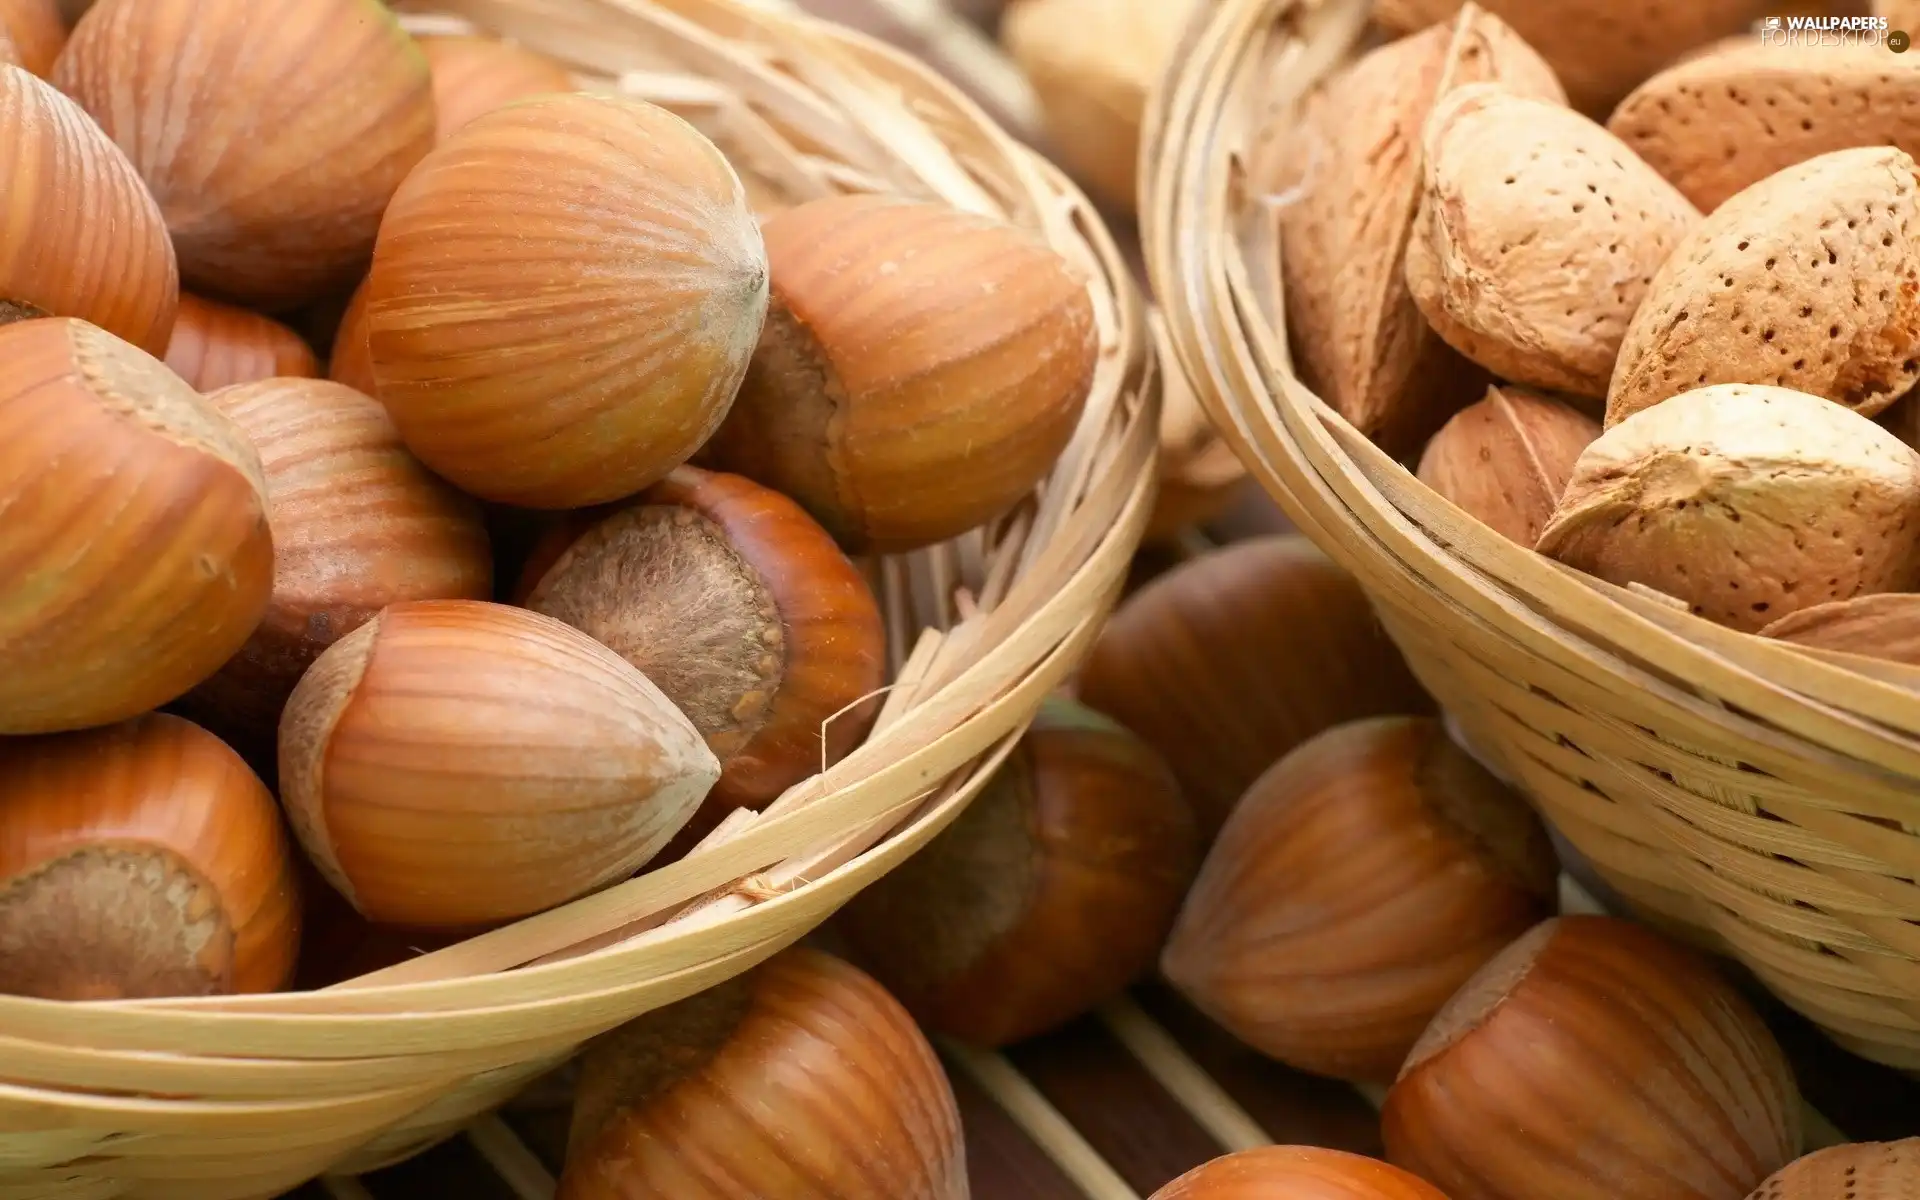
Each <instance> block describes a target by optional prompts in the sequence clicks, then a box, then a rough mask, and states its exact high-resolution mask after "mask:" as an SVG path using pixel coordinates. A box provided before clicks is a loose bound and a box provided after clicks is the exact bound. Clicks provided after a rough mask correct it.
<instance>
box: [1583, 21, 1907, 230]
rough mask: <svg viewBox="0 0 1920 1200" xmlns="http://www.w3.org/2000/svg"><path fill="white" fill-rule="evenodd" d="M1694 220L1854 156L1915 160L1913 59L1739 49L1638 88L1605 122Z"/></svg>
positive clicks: (1752, 46) (1879, 50)
mask: <svg viewBox="0 0 1920 1200" xmlns="http://www.w3.org/2000/svg"><path fill="white" fill-rule="evenodd" d="M1607 128H1608V129H1611V130H1612V131H1613V132H1614V134H1615V135H1616V136H1618V137H1619V138H1620V140H1622V141H1624V142H1625V143H1626V144H1627V145H1629V146H1631V147H1633V149H1634V150H1635V152H1637V153H1638V154H1639V155H1640V157H1642V158H1644V159H1646V160H1647V162H1648V163H1650V164H1651V165H1652V166H1653V168H1654V169H1655V170H1657V171H1659V172H1660V173H1661V174H1662V175H1664V176H1666V177H1667V178H1668V179H1669V180H1671V181H1672V182H1673V184H1674V186H1675V187H1677V188H1679V189H1680V191H1681V193H1682V194H1684V195H1685V196H1686V197H1687V199H1689V200H1691V201H1693V203H1694V204H1695V205H1697V206H1698V207H1699V208H1700V209H1701V210H1702V211H1705V212H1712V211H1713V210H1714V209H1716V208H1718V207H1719V206H1720V205H1721V204H1722V203H1724V202H1725V201H1726V200H1727V199H1728V197H1730V196H1732V195H1734V194H1735V193H1736V192H1739V191H1742V190H1744V189H1746V188H1748V187H1750V186H1752V185H1753V184H1756V183H1758V182H1760V181H1761V180H1762V179H1765V178H1766V177H1767V176H1769V175H1772V174H1775V173H1776V172H1779V171H1782V170H1785V169H1786V168H1788V167H1790V166H1793V165H1794V164H1795V163H1802V162H1805V161H1807V160H1808V159H1810V158H1816V157H1818V156H1819V155H1822V154H1828V153H1831V152H1832V151H1835V150H1846V149H1851V148H1853V147H1855V146H1898V147H1900V148H1901V149H1902V150H1906V151H1908V152H1909V153H1920V59H1917V58H1913V57H1911V56H1908V55H1903V54H1893V53H1891V52H1889V51H1888V50H1887V49H1886V48H1885V47H1883V46H1864V45H1863V46H1827V47H1822V46H1805V47H1801V46H1793V47H1786V46H1776V45H1770V44H1768V43H1765V42H1761V41H1759V40H1758V39H1754V38H1748V39H1744V40H1742V41H1741V42H1740V43H1739V44H1737V45H1735V46H1732V47H1729V48H1728V49H1724V50H1721V51H1719V52H1717V53H1714V54H1708V55H1705V56H1703V57H1700V58H1697V59H1694V60H1692V61H1690V62H1685V63H1681V64H1679V65H1677V66H1674V67H1671V68H1669V69H1667V70H1665V71H1662V72H1661V73H1660V74H1658V75H1656V76H1654V77H1653V78H1652V79H1649V80H1647V82H1646V83H1644V84H1642V85H1640V87H1639V88H1638V89H1637V90H1635V91H1634V93H1633V94H1632V95H1631V96H1628V97H1627V98H1626V100H1625V101H1623V102H1622V103H1621V105H1620V107H1619V108H1618V109H1615V110H1614V114H1613V116H1612V118H1610V119H1609V120H1608V121H1607Z"/></svg>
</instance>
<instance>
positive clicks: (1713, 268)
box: [1606, 147, 1920, 426]
mask: <svg viewBox="0 0 1920 1200" xmlns="http://www.w3.org/2000/svg"><path fill="white" fill-rule="evenodd" d="M1917 207H1920V188H1916V168H1915V165H1914V160H1913V159H1912V158H1911V157H1909V156H1908V155H1907V153H1906V152H1905V151H1903V150H1896V149H1894V148H1892V147H1869V148H1865V149H1856V150H1840V151H1836V152H1834V153H1832V154H1823V155H1821V156H1820V157H1818V158H1814V159H1810V160H1808V161H1807V162H1804V163H1800V164H1798V165H1795V166H1792V167H1788V168H1787V169H1786V170H1784V171H1782V172H1780V173H1779V174H1777V175H1772V176H1769V177H1768V178H1767V179H1764V180H1762V181H1761V182H1759V183H1757V184H1755V185H1754V186H1752V187H1750V188H1748V189H1747V190H1746V191H1744V192H1741V193H1740V194H1739V195H1737V196H1735V197H1733V198H1732V199H1731V200H1728V201H1727V202H1726V203H1725V204H1722V205H1721V206H1720V207H1719V208H1718V209H1716V210H1714V212H1713V214H1712V215H1711V216H1709V217H1708V218H1707V219H1706V220H1705V221H1703V222H1701V223H1700V225H1699V226H1697V227H1696V228H1695V229H1694V231H1693V232H1692V234H1690V235H1689V236H1688V238H1687V239H1686V241H1685V243H1684V244H1682V245H1681V246H1680V248H1679V249H1678V250H1676V251H1675V252H1674V255H1673V257H1672V258H1671V259H1669V260H1668V262H1667V265H1666V266H1665V267H1664V268H1662V269H1661V271H1660V273H1659V274H1658V275H1657V276H1655V278H1654V281H1653V287H1652V288H1651V289H1650V291H1649V292H1648V294H1647V298H1646V301H1645V303H1644V304H1642V305H1641V308H1640V311H1639V312H1638V313H1637V314H1635V316H1634V320H1633V325H1632V327H1631V328H1629V329H1628V331H1627V338H1626V342H1625V344H1624V345H1623V346H1622V347H1621V350H1620V361H1619V365H1618V366H1617V367H1616V368H1615V369H1614V376H1613V385H1612V388H1611V389H1610V390H1609V392H1608V394H1607V419H1606V423H1607V424H1608V425H1609V426H1611V425H1612V424H1614V423H1615V422H1617V421H1619V420H1621V419H1623V418H1625V417H1627V416H1630V415H1632V414H1633V413H1636V412H1639V411H1640V410H1641V409H1644V408H1648V407H1650V406H1652V405H1656V404H1659V403H1660V402H1662V401H1664V400H1666V399H1668V398H1669V397H1671V396H1674V395H1677V394H1679V393H1681V392H1684V391H1687V390H1688V389H1690V388H1697V387H1707V386H1709V385H1712V384H1718V383H1756V384H1769V385H1772V386H1774V387H1785V388H1792V389H1794V390H1796V391H1802V392H1808V393H1811V394H1813V395H1816V396H1824V397H1826V398H1827V399H1829V400H1833V401H1836V402H1838V403H1840V404H1842V405H1845V406H1846V407H1848V408H1851V409H1853V410H1854V411H1856V412H1859V413H1861V414H1863V415H1865V416H1872V415H1874V414H1875V413H1878V412H1880V411H1882V410H1883V409H1885V408H1887V407H1888V406H1889V405H1891V404H1892V403H1893V402H1894V401H1895V400H1897V399H1899V398H1900V396H1901V395H1902V394H1904V393H1905V392H1906V391H1907V390H1908V389H1909V388H1911V387H1912V386H1913V385H1914V383H1915V381H1916V380H1920V248H1916V246H1915V245H1914V240H1913V239H1914V235H1915V233H1916V221H1915V217H1916V208H1917Z"/></svg>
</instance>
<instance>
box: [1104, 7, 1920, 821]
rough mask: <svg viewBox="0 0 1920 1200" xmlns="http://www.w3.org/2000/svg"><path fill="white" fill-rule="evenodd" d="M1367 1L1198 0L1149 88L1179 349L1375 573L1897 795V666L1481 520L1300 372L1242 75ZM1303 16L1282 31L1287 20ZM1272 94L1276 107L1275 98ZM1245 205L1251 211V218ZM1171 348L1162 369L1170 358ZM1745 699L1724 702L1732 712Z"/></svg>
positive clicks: (1784, 760) (1787, 756)
mask: <svg viewBox="0 0 1920 1200" xmlns="http://www.w3.org/2000/svg"><path fill="white" fill-rule="evenodd" d="M1369 9H1370V5H1369V4H1368V2H1367V0H1202V2H1201V3H1199V4H1198V5H1196V8H1195V11H1194V13H1193V14H1192V18H1191V20H1190V22H1189V25H1188V26H1187V29H1186V33H1185V37H1184V38H1183V42H1182V51H1181V53H1180V54H1179V55H1178V56H1177V57H1176V59H1175V62H1174V64H1173V66H1172V67H1171V68H1170V70H1169V72H1168V74H1167V76H1166V77H1165V78H1164V79H1163V80H1162V81H1161V85H1160V86H1159V87H1158V88H1157V89H1156V90H1155V93H1154V95H1153V97H1152V99H1151V102H1150V104H1149V110H1148V115H1147V119H1146V134H1145V136H1144V138H1143V146H1142V159H1141V211H1142V212H1143V214H1145V217H1144V219H1143V221H1142V227H1141V228H1142V236H1143V239H1144V240H1145V242H1146V249H1147V263H1148V271H1149V275H1150V277H1151V279H1152V282H1153V286H1154V288H1155V291H1156V293H1157V294H1158V295H1160V296H1161V297H1163V304H1164V307H1165V309H1166V311H1167V322H1168V327H1169V331H1170V335H1171V336H1170V338H1169V341H1170V343H1171V348H1172V351H1173V357H1174V358H1175V360H1176V362H1177V363H1178V369H1179V370H1180V371H1181V372H1182V373H1183V374H1184V375H1185V377H1186V379H1187V381H1188V383H1189V385H1190V386H1191V387H1193V388H1194V389H1195V390H1196V391H1197V392H1198V393H1199V395H1200V398H1201V401H1202V403H1203V404H1204V405H1205V406H1206V408H1207V410H1208V412H1209V414H1210V415H1211V416H1212V417H1213V418H1214V420H1215V422H1216V423H1217V424H1218V426H1219V427H1220V429H1221V432H1222V435H1223V436H1224V437H1225V438H1226V439H1227V440H1228V441H1229V442H1230V443H1231V444H1232V445H1233V447H1234V449H1235V452H1236V453H1238V454H1239V455H1240V456H1241V457H1242V459H1243V461H1245V462H1246V463H1247V464H1248V466H1249V468H1250V470H1251V471H1252V472H1253V473H1254V474H1255V475H1256V476H1257V477H1258V478H1259V479H1260V481H1261V483H1262V484H1263V486H1264V487H1265V488H1266V489H1267V490H1268V491H1269V492H1271V493H1272V494H1273V495H1274V497H1275V498H1276V499H1277V500H1279V501H1280V502H1281V504H1282V506H1283V507H1284V508H1286V509H1287V511H1288V514H1289V516H1291V517H1292V518H1293V519H1294V520H1295V522H1296V523H1297V524H1299V525H1300V526H1301V528H1302V531H1303V532H1307V533H1309V534H1310V535H1311V536H1313V537H1314V540H1316V541H1318V542H1320V543H1321V544H1322V545H1324V546H1326V547H1327V549H1328V551H1329V553H1331V554H1333V555H1334V557H1335V558H1336V559H1337V560H1339V561H1341V562H1342V564H1343V565H1344V566H1346V567H1347V568H1348V569H1349V570H1352V571H1354V572H1355V573H1356V575H1358V576H1360V577H1361V578H1362V579H1363V581H1366V582H1368V583H1369V586H1370V587H1372V588H1382V589H1386V590H1388V591H1390V592H1400V593H1402V594H1408V595H1419V596H1420V597H1421V599H1422V602H1423V603H1425V604H1426V605H1427V606H1428V607H1432V608H1444V609H1446V610H1447V611H1448V612H1449V613H1450V614H1451V615H1450V618H1449V619H1451V620H1471V621H1476V622H1484V623H1491V624H1495V625H1497V626H1498V627H1499V628H1500V629H1501V630H1502V631H1503V632H1505V633H1507V634H1508V635H1509V637H1510V638H1512V640H1514V641H1515V642H1517V643H1518V644H1519V645H1520V647H1521V649H1522V650H1523V651H1525V652H1527V653H1530V654H1533V655H1535V656H1537V657H1539V658H1542V659H1544V660H1546V661H1549V662H1552V663H1554V664H1555V665H1557V666H1559V667H1561V668H1563V669H1565V670H1567V671H1570V672H1573V673H1575V674H1584V675H1588V676H1591V677H1593V678H1595V679H1596V680H1604V681H1606V682H1607V683H1608V684H1610V685H1611V686H1612V687H1614V688H1617V689H1619V690H1621V691H1623V692H1627V693H1637V694H1640V695H1644V696H1650V697H1654V698H1656V699H1657V702H1658V703H1659V704H1660V705H1661V706H1662V707H1664V708H1665V709H1666V711H1667V712H1668V713H1670V714H1672V715H1673V717H1674V725H1675V727H1676V728H1679V729H1682V730H1684V729H1687V728H1688V727H1689V726H1692V727H1698V728H1701V729H1702V730H1703V732H1704V734H1705V735H1706V736H1707V737H1709V738H1710V740H1713V741H1715V742H1719V743H1722V744H1724V743H1725V742H1726V741H1729V740H1731V741H1733V742H1736V743H1739V744H1742V745H1744V746H1747V747H1749V748H1751V749H1752V750H1753V753H1754V758H1752V759H1749V760H1746V761H1750V762H1752V763H1753V764H1754V765H1756V766H1760V767H1761V768H1762V769H1768V768H1769V767H1772V768H1776V769H1781V770H1788V771H1791V770H1793V769H1794V768H1795V767H1807V766H1808V765H1810V764H1817V765H1818V766H1819V767H1820V768H1822V769H1839V770H1843V771H1845V772H1846V773H1847V774H1848V776H1849V777H1850V779H1851V778H1862V779H1867V780H1873V781H1876V782H1877V783H1879V784H1880V785H1882V786H1883V787H1884V788H1885V789H1887V790H1888V791H1889V792H1890V793H1896V794H1904V795H1905V796H1906V797H1908V802H1909V804H1910V803H1911V799H1910V797H1911V794H1912V788H1913V786H1914V781H1916V780H1920V693H1917V692H1915V691H1913V690H1910V689H1909V688H1907V687H1903V686H1901V685H1900V684H1899V683H1898V682H1895V679H1896V678H1897V675H1896V674H1895V673H1894V672H1889V671H1885V670H1881V669H1876V668H1873V667H1868V666H1866V665H1865V664H1866V663H1867V662H1870V661H1871V660H1856V661H1849V660H1850V659H1852V657H1853V656H1843V655H1838V654H1833V653H1820V652H1810V651H1807V650H1804V649H1802V648H1800V647H1796V646H1792V645H1790V644H1787V643H1781V642H1776V641H1772V640H1769V639H1766V638H1762V637H1759V636H1758V635H1756V634H1748V633H1742V632H1738V631H1735V630H1731V629H1727V628H1724V627H1722V626H1719V625H1716V624H1714V623H1712V622H1710V621H1707V620H1705V619H1704V618H1701V617H1696V616H1693V615H1692V614H1690V613H1684V612H1675V611H1674V610H1673V609H1672V608H1670V607H1669V606H1668V605H1666V604H1664V603H1662V602H1661V601H1660V600H1657V599H1654V598H1651V597H1648V596H1644V595H1641V594H1639V593H1637V592H1634V591H1629V590H1627V589H1624V588H1617V587H1613V586H1612V585H1609V584H1605V583H1603V582H1601V581H1599V580H1595V579H1591V578H1589V577H1587V576H1584V575H1581V574H1579V573H1577V572H1575V571H1573V570H1572V569H1570V568H1567V567H1565V566H1563V565H1561V564H1558V563H1553V562H1550V561H1549V560H1546V559H1544V558H1542V557H1541V556H1539V555H1537V554H1534V553H1533V552H1532V551H1531V550H1528V549H1525V548H1522V547H1519V546H1517V545H1515V544H1513V543H1511V542H1509V541H1507V540H1506V539H1504V538H1502V537H1500V536H1499V535H1498V534H1495V533H1494V532H1493V531H1492V530H1490V529H1488V528H1487V527H1485V526H1484V525H1482V524H1480V523H1479V522H1478V521H1476V520H1474V519H1473V518H1471V517H1469V516H1468V515H1467V514H1466V513H1464V512H1463V511H1461V510H1460V509H1458V508H1457V507H1455V506H1454V505H1452V504H1451V503H1450V502H1448V501H1446V500H1444V499H1442V498H1441V497H1440V496H1439V495H1438V494H1437V493H1435V492H1433V491H1431V490H1430V489H1428V488H1427V487H1426V486H1425V485H1424V484H1422V483H1420V482H1419V481H1418V480H1417V479H1416V478H1415V477H1414V476H1413V474H1412V472H1410V471H1408V470H1407V469H1406V468H1405V467H1403V466H1401V465H1400V464H1399V463H1397V462H1395V461H1394V460H1392V459H1391V458H1390V457H1388V456H1387V455H1386V454H1385V453H1383V452H1381V451H1380V450H1378V449H1377V448H1376V447H1374V446H1373V444H1372V442H1371V441H1369V440H1368V439H1367V438H1365V437H1364V436H1363V435H1362V434H1360V433H1359V432H1358V430H1356V429H1354V428H1353V427H1352V426H1351V425H1350V424H1348V423H1347V422H1346V421H1345V420H1344V419H1343V418H1341V417H1340V416H1339V415H1338V414H1337V413H1335V412H1334V411H1333V410H1332V408H1331V407H1330V406H1329V405H1327V404H1326V403H1325V401H1324V400H1322V399H1321V398H1320V397H1318V396H1317V395H1315V394H1314V393H1313V392H1312V391H1311V390H1310V389H1309V388H1307V387H1306V385H1304V384H1303V383H1302V382H1301V381H1300V380H1299V378H1298V377H1297V375H1295V374H1294V372H1293V370H1292V365H1291V359H1290V356H1289V353H1288V349H1287V346H1286V337H1285V334H1284V332H1279V333H1276V332H1273V330H1274V329H1275V328H1276V326H1277V327H1278V328H1279V329H1281V330H1284V317H1277V320H1276V321H1269V319H1268V318H1267V317H1266V316H1264V315H1263V314H1266V313H1273V314H1280V313H1283V312H1284V300H1283V298H1281V297H1280V296H1278V295H1277V294H1275V292H1274V289H1272V288H1271V287H1269V286H1266V285H1265V281H1264V280H1258V279H1256V278H1255V272H1254V270H1253V269H1252V267H1251V266H1250V265H1249V264H1248V263H1247V261H1246V258H1245V254H1246V246H1247V245H1248V244H1255V245H1257V246H1258V249H1259V250H1260V251H1261V252H1262V253H1265V252H1268V251H1271V252H1272V253H1273V254H1274V255H1275V261H1277V255H1278V247H1277V245H1273V244H1272V243H1271V240H1270V239H1269V240H1261V239H1260V236H1259V235H1258V234H1255V233H1252V232H1249V231H1247V230H1246V229H1244V228H1243V227H1242V226H1241V225H1239V224H1238V223H1237V222H1238V219H1239V217H1240V216H1241V214H1242V210H1243V209H1244V207H1246V205H1247V200H1248V198H1247V197H1246V196H1245V195H1244V194H1242V193H1243V191H1244V184H1245V178H1244V174H1243V173H1242V167H1243V165H1244V161H1245V152H1246V151H1247V149H1248V146H1249V138H1250V137H1251V135H1252V132H1253V131H1252V129H1251V124H1252V122H1253V120H1254V108H1255V105H1256V103H1257V100H1256V97H1257V94H1258V92H1257V89H1258V87H1259V86H1260V84H1259V79H1258V78H1257V77H1258V76H1259V75H1260V74H1261V73H1262V72H1271V71H1273V70H1274V69H1275V68H1274V64H1273V62H1272V60H1271V58H1270V57H1263V55H1273V54H1282V55H1284V54H1288V53H1289V52H1291V57H1290V58H1289V59H1288V63H1287V65H1288V66H1290V67H1292V68H1294V69H1295V70H1297V71H1298V72H1299V77H1298V78H1294V79H1290V80H1289V81H1288V85H1287V90H1286V94H1287V96H1289V97H1292V96H1297V95H1298V94H1301V93H1303V92H1304V91H1305V90H1306V89H1307V88H1309V87H1311V86H1312V85H1313V84H1314V83H1315V82H1317V81H1318V79H1320V78H1322V77H1324V75H1325V73H1326V72H1327V71H1329V70H1331V69H1332V68H1333V67H1335V66H1337V65H1339V64H1340V63H1341V62H1342V61H1344V60H1345V59H1346V57H1347V56H1348V55H1349V54H1350V53H1351V51H1352V49H1353V47H1354V46H1355V45H1357V43H1358V41H1359V39H1360V37H1361V35H1362V32H1363V30H1364V27H1365V22H1366V18H1367V15H1368V12H1369ZM1282 29H1286V30H1289V31H1304V32H1300V33H1298V34H1297V35H1295V36H1293V37H1292V42H1291V45H1289V46H1284V47H1283V48H1280V49H1276V48H1275V46H1274V45H1272V44H1269V43H1268V42H1267V38H1268V36H1269V35H1270V34H1273V36H1274V37H1275V40H1276V42H1278V41H1279V39H1280V38H1281V37H1283V36H1286V35H1283V34H1278V33H1274V31H1276V30H1282ZM1276 107H1277V106H1276ZM1250 223H1251V222H1249V224H1250ZM1170 369H1172V368H1170ZM1732 710H1738V711H1732Z"/></svg>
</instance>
